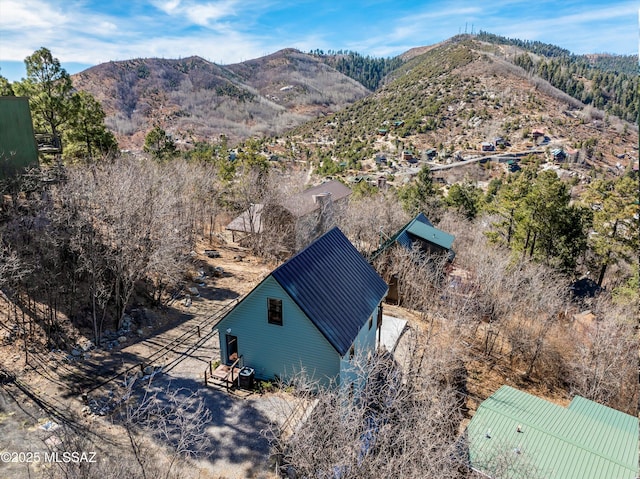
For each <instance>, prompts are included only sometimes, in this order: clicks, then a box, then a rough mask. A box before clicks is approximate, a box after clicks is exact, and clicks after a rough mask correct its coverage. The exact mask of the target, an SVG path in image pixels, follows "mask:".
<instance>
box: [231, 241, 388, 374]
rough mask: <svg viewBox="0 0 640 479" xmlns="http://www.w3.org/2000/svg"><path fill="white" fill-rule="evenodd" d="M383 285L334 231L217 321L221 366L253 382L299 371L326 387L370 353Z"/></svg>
mask: <svg viewBox="0 0 640 479" xmlns="http://www.w3.org/2000/svg"><path fill="white" fill-rule="evenodd" d="M387 290H388V288H387V285H386V283H385V282H384V281H383V280H382V278H381V277H380V276H378V274H377V273H376V271H375V270H374V269H373V268H372V267H371V266H370V265H369V263H368V262H367V261H366V260H365V258H363V257H362V256H361V255H360V253H358V251H357V250H356V249H355V247H354V246H353V245H352V244H351V243H350V242H349V240H348V239H347V238H346V237H345V236H344V234H342V232H341V231H340V230H339V229H338V228H333V229H332V230H330V231H329V232H327V233H325V234H324V235H323V236H321V237H320V238H318V239H317V240H316V241H314V242H313V243H311V244H310V245H309V246H307V247H306V248H305V249H304V250H302V251H300V252H299V253H298V254H296V255H295V256H293V257H292V258H290V259H289V260H288V261H286V262H285V263H283V264H282V265H281V266H279V267H278V268H276V269H275V270H274V271H272V272H271V274H269V276H267V277H266V278H265V279H264V280H263V281H262V282H261V283H260V284H259V285H258V286H256V287H255V288H254V289H253V290H252V291H251V292H250V293H249V294H247V295H246V296H245V297H244V298H243V299H242V300H241V301H240V302H239V303H238V304H237V305H236V306H235V307H234V308H233V309H232V310H231V311H230V312H229V313H228V314H227V315H226V316H225V317H224V318H223V319H222V321H221V322H220V323H219V325H218V331H219V335H220V354H221V358H220V359H221V362H222V363H223V364H222V365H221V369H223V370H224V369H225V368H226V369H229V368H231V367H232V366H233V365H234V364H237V365H242V366H245V367H251V368H252V369H253V370H254V371H255V376H256V377H257V378H260V379H272V378H274V377H280V378H282V379H288V378H291V377H292V376H294V375H295V374H296V373H299V372H300V371H304V372H305V373H306V374H307V376H309V377H311V378H313V379H314V380H317V381H319V382H320V384H322V385H324V386H327V385H329V384H341V385H346V384H349V383H351V382H353V381H354V380H355V378H354V376H353V370H352V361H353V360H354V358H356V357H367V355H368V354H373V353H374V351H375V349H376V346H377V342H378V341H379V331H380V327H381V324H382V306H381V302H382V300H383V299H384V297H385V295H386V293H387Z"/></svg>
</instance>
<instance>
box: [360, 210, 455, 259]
mask: <svg viewBox="0 0 640 479" xmlns="http://www.w3.org/2000/svg"><path fill="white" fill-rule="evenodd" d="M414 225H415V226H416V228H418V227H420V225H424V226H428V227H431V228H433V224H431V221H429V218H427V217H426V216H425V215H424V213H422V212H421V213H418V214H417V215H416V217H415V218H413V219H412V220H411V221H409V222H408V223H407V224H406V225H404V226H403V227H402V228H400V229H399V230H398V231H397V232H396V234H394V235H393V236H392V237H391V238H389V239H388V240H387V241H385V242H384V243H383V244H382V245H381V246H380V247H379V248H378V249H377V250H375V251H374V252H373V253H372V254H371V257H370V258H369V261H374V260H375V259H376V258H377V257H378V256H379V255H380V254H381V253H382V252H383V251H385V250H386V249H387V248H388V247H389V246H391V245H392V244H394V243H398V244H400V245H402V246H404V247H405V248H407V249H411V248H413V242H414V241H415V238H412V237H411V235H410V234H409V229H410V228H411V227H412V226H414ZM433 229H436V228H433ZM437 231H440V230H437ZM445 234H446V233H445ZM449 236H451V235H449ZM451 238H454V237H453V236H451ZM451 242H453V239H452V240H451Z"/></svg>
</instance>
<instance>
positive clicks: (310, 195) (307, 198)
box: [283, 180, 351, 217]
mask: <svg viewBox="0 0 640 479" xmlns="http://www.w3.org/2000/svg"><path fill="white" fill-rule="evenodd" d="M323 193H330V194H331V201H339V200H341V199H342V198H346V197H347V196H349V195H350V194H351V189H349V188H348V187H347V186H345V185H343V184H342V183H340V182H339V181H336V180H331V181H326V182H324V183H322V184H320V185H318V186H314V187H312V188H308V189H306V190H304V191H302V192H300V193H298V194H296V195H293V196H292V197H291V198H288V199H287V200H286V201H285V202H284V204H283V206H284V207H285V208H286V209H288V210H289V211H290V212H291V213H292V214H294V215H295V216H298V217H300V216H304V215H307V214H309V213H311V212H312V211H314V210H316V209H318V208H319V207H320V206H321V205H320V204H319V203H316V201H315V199H314V196H315V195H320V194H323Z"/></svg>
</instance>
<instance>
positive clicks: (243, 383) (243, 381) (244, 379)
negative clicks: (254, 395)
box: [238, 366, 255, 389]
mask: <svg viewBox="0 0 640 479" xmlns="http://www.w3.org/2000/svg"><path fill="white" fill-rule="evenodd" d="M254 376H255V370H254V369H253V368H249V367H246V366H245V367H244V368H242V369H241V370H240V373H239V374H238V385H239V386H240V388H242V389H253V377H254Z"/></svg>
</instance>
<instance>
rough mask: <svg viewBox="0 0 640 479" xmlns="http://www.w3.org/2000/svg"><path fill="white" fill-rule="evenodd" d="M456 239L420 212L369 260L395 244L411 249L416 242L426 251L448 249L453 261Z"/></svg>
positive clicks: (372, 259) (371, 259) (450, 259)
mask: <svg viewBox="0 0 640 479" xmlns="http://www.w3.org/2000/svg"><path fill="white" fill-rule="evenodd" d="M454 240H455V236H453V235H450V234H449V233H445V232H444V231H442V230H439V229H438V228H436V227H434V226H433V225H432V224H431V221H429V219H428V218H427V217H426V216H425V215H424V213H418V215H416V217H415V218H413V219H412V220H411V221H409V222H408V223H407V224H406V225H404V226H403V227H402V228H401V229H400V230H398V232H397V233H396V234H394V235H393V236H392V237H391V238H389V239H388V240H387V241H385V242H384V243H383V244H381V245H380V247H379V248H378V249H377V250H376V251H374V252H373V253H372V254H371V257H370V258H369V261H374V260H375V259H376V258H377V257H378V256H380V255H381V254H382V253H383V252H384V251H386V250H387V249H389V248H390V247H391V246H392V245H394V244H399V245H401V246H402V247H404V248H406V249H408V250H411V249H412V248H413V246H414V244H415V243H417V244H418V245H419V246H420V248H421V249H422V250H425V251H427V250H432V251H434V252H436V251H442V252H445V251H446V252H447V253H448V259H449V261H453V258H454V257H455V253H454V251H453V249H452V246H453V241H454Z"/></svg>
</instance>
